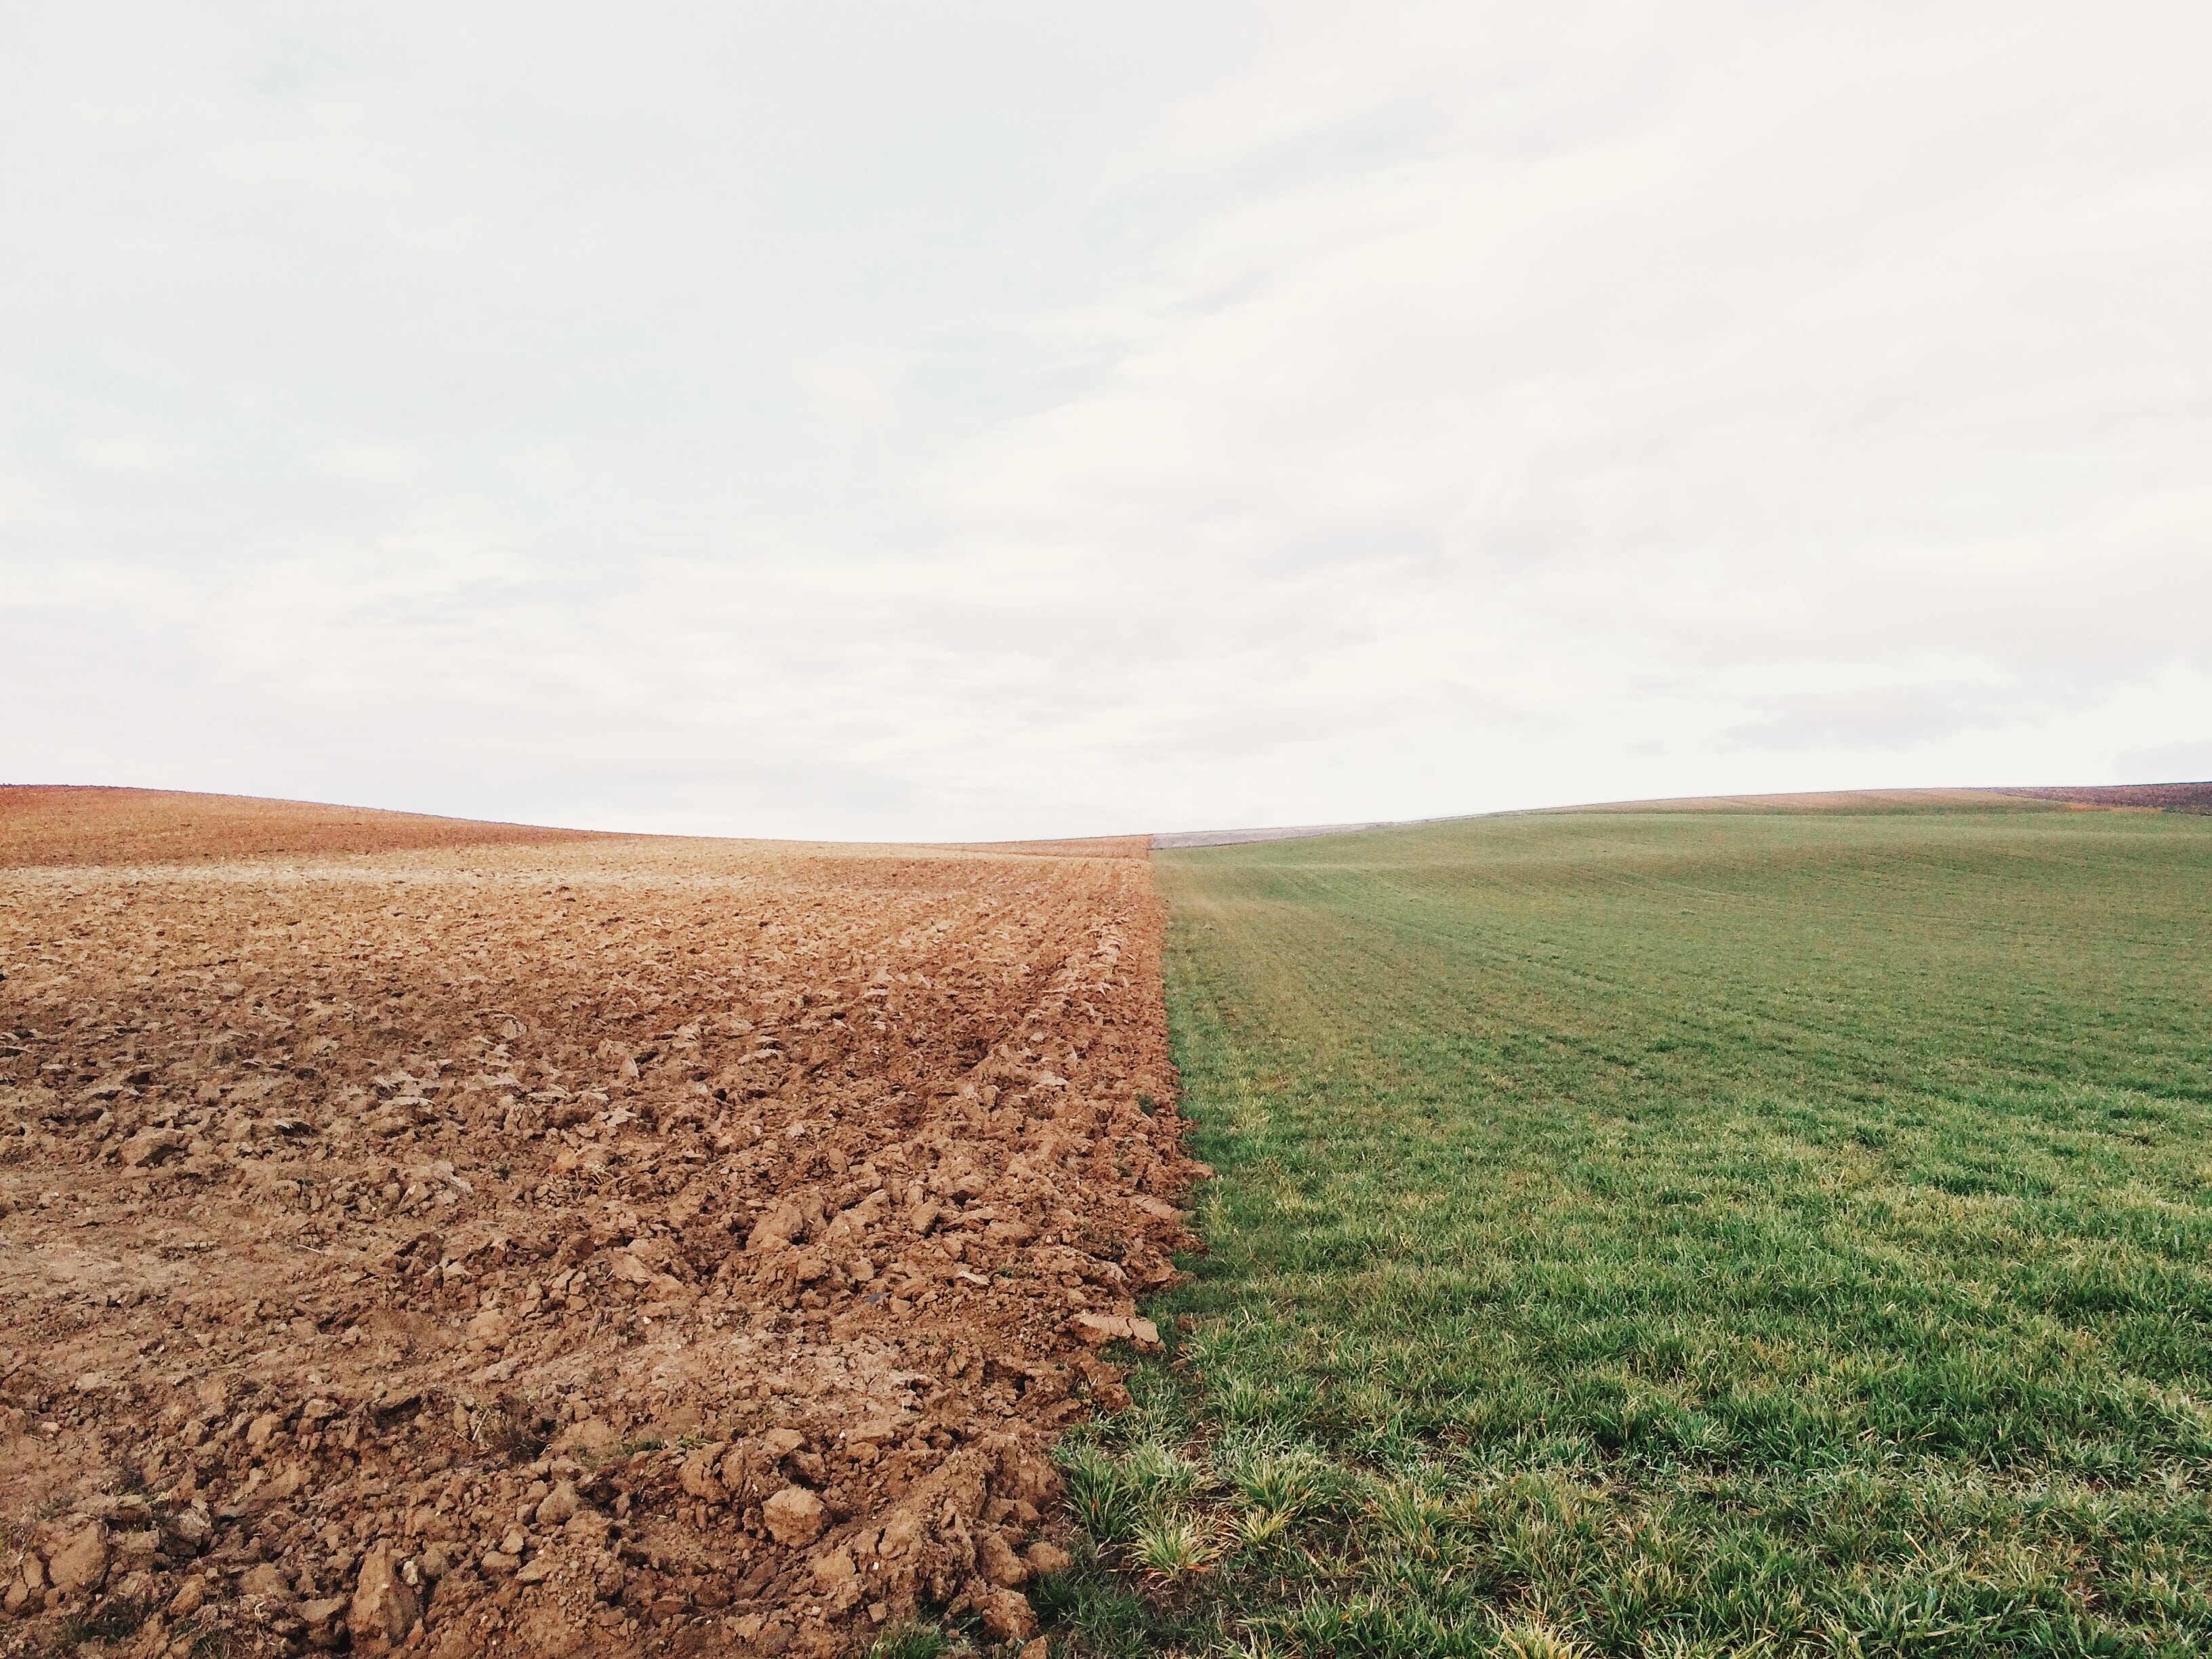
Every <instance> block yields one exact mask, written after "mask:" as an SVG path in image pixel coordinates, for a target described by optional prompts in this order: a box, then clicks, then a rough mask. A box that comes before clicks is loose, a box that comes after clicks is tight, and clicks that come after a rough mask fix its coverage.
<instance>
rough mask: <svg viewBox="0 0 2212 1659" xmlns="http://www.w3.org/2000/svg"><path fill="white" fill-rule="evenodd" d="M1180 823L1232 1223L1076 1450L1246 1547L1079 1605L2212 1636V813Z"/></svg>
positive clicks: (1612, 1646)
mask: <svg viewBox="0 0 2212 1659" xmlns="http://www.w3.org/2000/svg"><path fill="white" fill-rule="evenodd" d="M1158 873H1159V876H1160V878H1161V880H1162V882H1163V884H1164V887H1165V889H1166V890H1167V892H1168V894H1169V896H1170V902H1171V905H1172V907H1173V915H1174V928H1173V933H1172V937H1171V942H1170V969H1169V975H1170V976H1169V994H1170V1014H1171V1020H1172V1024H1173V1027H1174V1030H1175V1034H1176V1042H1177V1044H1178V1053H1177V1059H1178V1061H1179V1063H1180V1064H1181V1065H1182V1067H1183V1074H1184V1084H1185V1088H1186V1091H1187V1109H1188V1110H1190V1111H1191V1112H1192V1113H1193V1114H1194V1115H1195V1116H1196V1117H1197V1118H1198V1119H1199V1121H1200V1122H1201V1123H1202V1124H1203V1125H1204V1139H1203V1140H1202V1142H1201V1145H1200V1156H1201V1157H1204V1158H1208V1159H1209V1160H1210V1161H1211V1162H1212V1163H1213V1164H1215V1165H1216V1166H1217V1167H1218V1170H1219V1173H1220V1177H1221V1178H1220V1180H1219V1181H1218V1182H1216V1183H1215V1184H1214V1185H1213V1186H1212V1188H1209V1189H1208V1195H1207V1197H1206V1200H1205V1208H1204V1212H1203V1227H1204V1230H1205V1231H1206V1233H1207V1235H1208V1237H1210V1239H1211V1240H1212V1248H1213V1255H1212V1259H1211V1260H1210V1261H1208V1262H1206V1264H1205V1265H1204V1267H1203V1269H1202V1272H1201V1275H1200V1279H1199V1281H1198V1282H1197V1283H1196V1284H1195V1285H1193V1286H1191V1287H1189V1288H1187V1289H1186V1290H1184V1291H1180V1292H1177V1293H1176V1297H1175V1298H1173V1299H1172V1300H1171V1301H1170V1303H1169V1304H1167V1306H1166V1307H1165V1308H1164V1310H1162V1311H1163V1313H1171V1312H1174V1311H1176V1310H1183V1311H1187V1312H1188V1313H1191V1314H1194V1315H1195V1316H1197V1322H1198V1329H1197V1332H1196V1334H1194V1335H1193V1336H1191V1337H1189V1338H1187V1339H1186V1340H1185V1342H1184V1344H1183V1348H1182V1352H1183V1357H1184V1366H1185V1368H1184V1369H1183V1370H1180V1371H1175V1372H1170V1371H1167V1370H1156V1371H1154V1372H1152V1373H1151V1374H1149V1375H1142V1376H1139V1377H1138V1378H1137V1379H1136V1391H1137V1395H1138V1401H1139V1403H1138V1407H1137V1409H1135V1410H1134V1411H1133V1412H1132V1413H1129V1414H1128V1415H1127V1417H1126V1418H1125V1419H1123V1420H1122V1421H1121V1423H1120V1424H1118V1425H1114V1426H1113V1427H1112V1428H1110V1429H1109V1430H1108V1431H1106V1432H1105V1434H1104V1435H1103V1437H1102V1441H1103V1444H1102V1445H1101V1446H1100V1447H1099V1448H1098V1449H1096V1450H1092V1449H1078V1451H1077V1453H1076V1464H1077V1467H1076V1468H1075V1470H1074V1474H1075V1476H1076V1479H1075V1480H1074V1483H1073V1484H1074V1487H1075V1491H1076V1495H1077V1501H1078V1504H1079V1508H1080V1507H1081V1506H1082V1505H1083V1504H1086V1503H1088V1504H1091V1506H1092V1508H1093V1510H1094V1512H1095V1515H1096V1518H1097V1527H1096V1530H1097V1531H1099V1532H1101V1533H1102V1534H1106V1535H1107V1536H1108V1538H1109V1541H1110V1542H1111V1543H1114V1544H1117V1545H1118V1546H1119V1549H1118V1550H1116V1549H1114V1548H1109V1551H1108V1553H1107V1556H1106V1559H1107V1561H1108V1562H1109V1563H1115V1562H1119V1563H1121V1564H1122V1565H1129V1564H1130V1563H1131V1562H1132V1561H1133V1559H1134V1556H1135V1554H1136V1553H1139V1552H1148V1553H1150V1555H1151V1556H1152V1558H1153V1559H1155V1561H1156V1563H1165V1564H1166V1565H1169V1566H1170V1567H1172V1566H1173V1565H1174V1561H1175V1557H1176V1547H1175V1538H1174V1528H1173V1526H1172V1525H1168V1524H1164V1522H1163V1520H1162V1517H1166V1520H1167V1521H1168V1522H1172V1520H1173V1519H1174V1517H1175V1516H1177V1515H1179V1514H1182V1513H1183V1512H1185V1511H1186V1510H1188V1511H1191V1512H1194V1513H1195V1514H1196V1515H1197V1516H1199V1518H1200V1522H1201V1525H1200V1533H1201V1534H1203V1536H1204V1538H1205V1540H1206V1542H1205V1545H1204V1546H1203V1547H1210V1548H1214V1549H1218V1550H1223V1551H1225V1552H1226V1553H1225V1555H1223V1556H1221V1557H1219V1558H1218V1559H1216V1560H1215V1561H1214V1563H1213V1564H1212V1568H1211V1570H1209V1571H1205V1572H1202V1573H1197V1574H1191V1573H1182V1572H1173V1571H1170V1572H1169V1573H1167V1574H1165V1575H1156V1577H1155V1578H1154V1580H1153V1582H1154V1583H1156V1584H1162V1585H1164V1586H1167V1588H1165V1589H1161V1590H1159V1591H1158V1592H1156V1593H1154V1594H1152V1595H1150V1596H1149V1597H1148V1598H1147V1599H1148V1600H1149V1601H1150V1602H1151V1611H1150V1612H1148V1613H1140V1612H1139V1608H1138V1607H1136V1606H1134V1605H1133V1604H1132V1603H1131V1602H1129V1601H1127V1600H1126V1599H1124V1600H1122V1601H1118V1602H1117V1601H1115V1600H1114V1598H1113V1597H1112V1596H1110V1595H1107V1594H1106V1593H1105V1592H1104V1591H1103V1589H1100V1588H1099V1586H1098V1584H1097V1581H1095V1580H1094V1581H1093V1583H1092V1585H1091V1589H1087V1590H1085V1592H1084V1593H1083V1595H1082V1596H1077V1597H1073V1599H1072V1600H1070V1601H1068V1603H1067V1606H1066V1611H1067V1612H1068V1613H1070V1614H1071V1615H1072V1616H1073V1617H1074V1618H1075V1619H1076V1620H1077V1621H1078V1623H1079V1625H1083V1626H1086V1627H1087V1628H1088V1630H1089V1632H1090V1636H1091V1644H1092V1645H1093V1646H1094V1647H1098V1648H1111V1647H1113V1646H1114V1645H1115V1643H1116V1641H1117V1640H1119V1641H1121V1642H1122V1643H1123V1644H1125V1645H1130V1646H1135V1645H1139V1644H1151V1645H1152V1646H1155V1647H1158V1646H1160V1645H1164V1644H1169V1643H1170V1642H1171V1641H1172V1642H1180V1643H1182V1644H1188V1645H1191V1646H1194V1647H1195V1646H1204V1645H1207V1638H1206V1632H1207V1631H1208V1630H1209V1629H1210V1628H1211V1629H1214V1630H1217V1631H1222V1632H1229V1633H1232V1634H1233V1633H1237V1632H1242V1633H1243V1639H1245V1640H1246V1641H1248V1642H1249V1641H1259V1642H1261V1643H1262V1644H1270V1645H1272V1646H1273V1648H1275V1649H1276V1650H1285V1651H1308V1652H1315V1653H1322V1652H1329V1653H1352V1652H1361V1651H1371V1652H1405V1653H1423V1652H1439V1651H1452V1650H1464V1651H1475V1652H1480V1651H1491V1650H1505V1651H1522V1652H1529V1653H1535V1652H1542V1651H1545V1650H1547V1648H1549V1649H1552V1650H1562V1649H1564V1650H1572V1649H1573V1646H1574V1644H1587V1646H1588V1647H1589V1648H1591V1649H1594V1650H1598V1651H1602V1652H1608V1653H1637V1652H1651V1653H1676V1652H1711V1653H1715V1654H1719V1653H1731V1654H1735V1653H1744V1652H1750V1651H1759V1650H1761V1648H1762V1647H1765V1648H1768V1649H1771V1650H1774V1651H1779V1652H1796V1651H1803V1652H1820V1653H1830V1652H1832V1653H1838V1654H1848V1653H1857V1652H1863V1653H1868V1654H1873V1653H2016V1652H2032V1651H2036V1652H2039V1651H2051V1652H2134V1651H2157V1652H2162V1653H2172V1654H2181V1653H2194V1652H2199V1651H2203V1650H2205V1649H2206V1648H2207V1647H2208V1646H2212V1589H2208V1586H2212V1506H2208V1490H2209V1489H2212V1488H2209V1487H2208V1477H2207V1469H2208V1460H2212V1413H2209V1412H2208V1409H2207V1404H2206V1402H2207V1400H2208V1397H2212V1347H2208V1340H2207V1339H2208V1334H2212V1273H2208V1270H2207V1263H2208V1260H2212V1138H2208V1135H2207V1133H2206V1131H2207V1129H2208V1128H2212V946H2208V944H2207V941H2208V940H2212V823H2206V822H2205V821H2203V820H2202V819H2190V818H2181V817H2133V816H2126V817H2120V816H2102V815H2093V814H2080V813H2056V812H2052V813H2034V814H2030V815H2021V814H2004V815H1998V814H1965V813H1960V814H1942V815H1920V816H1887V817H1790V816H1769V817H1741V816H1737V817H1683V816H1677V815H1669V816H1656V815H1655V816H1648V817H1634V816H1628V817H1623V816H1607V817H1521V818H1512V819H1503V820H1490V821H1475V822H1472V823H1457V824H1450V825H1445V826H1439V827H1436V828H1432V829H1415V830H1407V831H1393V832H1382V833H1376V834H1370V835H1365V836H1352V837H1344V838H1340V839H1336V840H1331V841H1321V842H1283V843H1275V844H1272V845H1264V846H1255V847H1243V848H1224V849H1218V850H1211V851H1206V852H1199V853H1184V854H1172V855H1168V856H1164V857H1162V858H1160V859H1159V860H1158ZM1170 1448H1173V1449H1178V1450H1180V1451H1182V1452H1185V1453H1190V1452H1193V1451H1194V1449H1197V1451H1196V1462H1197V1467H1196V1468H1184V1467H1182V1466H1181V1465H1179V1464H1178V1463H1177V1462H1176V1460H1175V1459H1174V1458H1173V1457H1172V1456H1170V1455H1168V1454H1169V1450H1170ZM1240 1481H1241V1485H1240V1484H1239V1483H1240ZM1184 1492H1188V1493H1189V1494H1190V1496H1189V1497H1188V1499H1187V1500H1186V1499H1184V1498H1182V1494H1183V1493H1184ZM1239 1527H1241V1528H1243V1534H1242V1536H1243V1542H1241V1543H1240V1542H1239V1541H1238V1534H1237V1532H1236V1531H1235V1528H1239ZM1183 1553H1186V1554H1188V1553H1190V1552H1189V1551H1188V1550H1186V1551H1184V1552H1183ZM1124 1582H1125V1583H1127V1582H1128V1581H1127V1579H1126V1578H1125V1580H1124ZM1085 1598H1087V1599H1085ZM1148 1620H1149V1621H1150V1624H1151V1628H1150V1630H1149V1632H1148V1633H1144V1634H1139V1631H1140V1627H1142V1626H1144V1625H1145V1624H1146V1622H1147V1621H1148ZM1162 1620H1164V1621H1165V1622H1164V1623H1163V1622H1161V1621H1162ZM1117 1631H1118V1632H1119V1635H1118V1636H1117V1634H1116V1632H1117Z"/></svg>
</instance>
